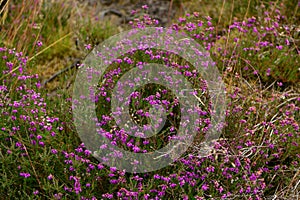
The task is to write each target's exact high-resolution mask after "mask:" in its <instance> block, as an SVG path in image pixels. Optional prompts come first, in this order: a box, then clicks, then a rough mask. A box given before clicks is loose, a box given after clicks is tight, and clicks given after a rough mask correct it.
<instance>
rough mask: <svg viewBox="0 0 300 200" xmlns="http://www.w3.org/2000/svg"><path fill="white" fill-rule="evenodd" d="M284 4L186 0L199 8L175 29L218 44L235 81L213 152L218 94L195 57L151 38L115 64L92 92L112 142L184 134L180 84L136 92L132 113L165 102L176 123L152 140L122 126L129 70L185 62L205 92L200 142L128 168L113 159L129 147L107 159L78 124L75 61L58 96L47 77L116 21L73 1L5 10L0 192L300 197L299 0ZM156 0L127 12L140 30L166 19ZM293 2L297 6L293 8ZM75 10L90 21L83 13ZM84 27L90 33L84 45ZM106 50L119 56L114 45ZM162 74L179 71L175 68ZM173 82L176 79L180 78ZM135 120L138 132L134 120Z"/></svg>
mask: <svg viewBox="0 0 300 200" xmlns="http://www.w3.org/2000/svg"><path fill="white" fill-rule="evenodd" d="M284 2H286V1H282V2H280V1H276V2H273V1H264V2H261V1H260V2H258V1H254V0H253V1H252V0H249V1H238V3H239V4H237V3H234V4H229V3H227V2H225V1H224V2H223V3H222V2H220V3H222V6H221V7H219V8H221V10H218V9H219V8H216V7H212V6H211V5H210V4H208V3H207V2H206V1H203V2H201V3H199V6H196V4H195V1H188V2H184V3H183V5H186V8H189V5H193V9H191V10H190V12H189V13H185V15H184V16H180V17H179V18H178V19H176V20H174V21H173V22H172V24H170V29H171V30H173V31H175V32H178V33H184V34H186V36H189V37H191V38H193V39H194V40H195V41H197V42H198V43H199V44H201V45H202V46H203V48H204V49H205V50H206V51H207V52H209V54H210V56H211V58H212V60H213V61H214V62H215V66H216V67H217V68H218V69H219V72H220V75H221V78H222V80H223V81H224V83H225V86H226V98H227V101H226V102H224V105H225V106H226V112H225V124H224V127H223V129H222V133H221V135H220V137H219V138H217V139H216V140H214V143H213V147H212V151H211V152H210V153H209V154H208V155H207V156H205V157H201V156H199V155H200V152H201V149H202V146H201V142H202V141H203V134H204V133H206V132H207V130H208V127H209V126H210V125H211V123H212V121H211V119H212V117H211V116H212V114H213V113H212V110H211V101H210V94H211V93H210V92H209V88H207V82H206V81H205V80H204V79H203V76H202V75H201V74H200V73H199V72H197V70H196V68H195V67H194V66H192V64H191V63H189V62H187V61H186V60H184V59H183V58H180V57H179V56H177V55H176V53H174V52H172V53H171V52H166V51H162V50H157V49H151V48H141V49H139V50H137V49H131V50H130V51H129V52H128V53H127V54H124V55H122V56H120V57H118V58H116V59H114V61H113V62H112V63H110V64H109V67H108V68H107V70H106V71H105V73H104V75H103V76H101V77H100V80H99V82H98V85H97V92H95V96H93V100H94V103H96V112H97V117H98V119H97V120H98V123H97V126H98V128H99V130H100V131H99V133H101V134H103V136H104V137H105V138H106V139H107V140H108V141H109V142H110V143H111V144H112V145H115V146H118V147H120V148H123V149H125V150H126V151H130V152H135V153H147V152H151V151H154V150H157V149H160V148H161V147H163V146H165V145H167V144H168V143H169V142H171V141H172V140H178V137H176V133H178V129H179V127H180V125H181V124H180V123H179V122H180V120H181V118H182V113H181V108H182V105H180V101H178V98H177V97H176V95H174V93H172V90H170V89H169V88H166V87H163V86H159V85H155V84H147V85H146V86H145V87H142V88H136V89H135V91H134V92H132V93H130V97H131V98H130V102H129V104H128V106H129V115H130V117H131V120H132V122H134V123H135V124H137V125H139V126H140V127H146V126H147V124H149V123H150V124H151V109H150V108H151V106H158V107H159V108H163V111H164V112H166V122H167V123H166V124H165V125H164V126H163V127H162V129H161V131H160V132H159V134H158V135H156V136H153V137H150V138H137V137H133V136H132V135H130V134H129V129H127V130H124V129H122V128H120V127H118V124H117V123H116V120H115V119H114V116H115V115H114V114H113V113H112V105H111V103H112V98H113V95H112V93H113V89H114V88H115V87H116V86H118V81H119V80H120V78H121V77H122V76H123V75H125V74H126V73H128V72H129V71H130V70H131V69H133V68H139V69H142V68H143V67H145V66H147V63H157V64H163V65H165V66H167V67H168V69H170V71H171V70H177V72H178V73H179V74H181V75H182V76H183V77H185V78H186V79H187V80H188V81H189V82H190V83H191V85H192V86H193V88H194V93H193V94H194V95H195V96H196V98H197V99H198V101H199V102H198V103H199V105H198V106H199V107H196V108H197V109H195V110H189V111H188V112H189V113H190V114H191V115H192V113H194V112H195V113H197V114H198V115H199V118H198V122H200V124H201V126H199V127H197V128H198V129H197V131H198V132H197V134H196V137H195V140H194V141H193V145H192V146H190V148H189V149H188V150H187V151H186V152H185V153H184V154H183V155H182V156H181V157H180V158H177V159H176V160H174V162H173V163H172V164H171V165H169V166H167V167H165V168H162V169H159V170H156V171H152V172H147V173H128V172H126V171H124V170H119V169H117V168H116V167H113V166H106V165H105V160H106V159H111V158H112V159H118V158H119V157H118V156H120V155H116V154H115V155H111V158H103V157H100V158H99V156H96V155H95V154H94V152H92V151H91V149H89V148H87V147H86V146H85V144H84V143H82V141H81V140H82V138H79V136H78V134H77V132H76V126H75V124H74V116H73V113H72V109H74V107H72V106H74V104H73V105H72V102H74V98H73V96H72V91H71V89H72V88H73V80H72V79H70V77H72V76H73V78H74V75H73V74H74V73H76V68H74V70H73V71H72V73H66V74H62V75H61V76H60V77H59V78H58V79H57V85H54V87H56V93H51V94H50V92H49V90H47V89H46V88H44V87H43V84H42V83H43V79H45V78H40V77H39V75H38V74H40V75H41V74H43V73H42V72H41V71H44V70H46V68H50V67H51V65H47V62H49V60H55V62H54V61H52V63H53V65H61V66H58V67H56V68H53V69H49V70H50V71H51V70H52V71H51V73H52V74H53V73H54V71H57V70H59V69H61V68H64V67H66V65H67V66H68V65H69V64H71V63H72V59H70V58H69V60H68V59H67V58H68V57H71V58H74V57H80V58H83V57H84V56H85V55H86V54H87V53H88V52H89V51H91V50H92V49H93V47H94V46H95V45H97V44H99V43H100V42H101V41H103V40H105V39H106V38H108V37H109V36H111V35H113V34H115V33H117V31H116V29H113V25H112V24H109V23H106V26H104V25H105V24H101V23H100V22H96V21H97V20H94V19H93V18H91V17H90V16H89V17H82V18H79V17H78V15H77V14H78V13H77V14H76V11H75V10H76V9H75V8H74V5H75V4H74V2H72V1H70V2H69V1H66V2H65V3H64V4H63V6H61V2H52V3H49V2H44V1H12V2H11V4H10V7H9V9H11V10H13V11H15V12H10V13H9V15H8V16H7V17H6V21H5V23H4V25H3V27H2V30H1V40H0V44H1V46H0V69H1V77H0V107H1V112H0V139H1V148H0V156H1V158H0V162H1V168H0V175H1V178H2V181H1V189H0V194H1V196H3V197H4V198H5V199H75V198H78V199H171V198H174V199H237V198H240V199H264V198H268V197H270V198H275V197H278V198H281V199H295V198H297V197H298V196H299V187H300V184H299V182H300V179H299V177H300V174H299V173H300V172H299V167H300V151H299V145H300V129H299V126H300V124H299V122H300V114H299V113H300V112H299V110H300V88H299V83H300V64H299V62H300V60H299V54H300V51H299V30H298V26H299V24H298V23H299V21H297V20H295V18H297V17H299V12H298V10H299V6H300V5H299V3H298V4H297V2H294V4H293V1H288V3H287V4H281V3H284ZM175 3H178V2H177V1H176V2H175ZM220 3H218V4H220ZM76 5H77V4H76ZM150 6H151V5H148V6H147V5H145V6H143V7H142V9H141V10H140V11H139V12H141V13H136V15H135V19H134V20H133V21H131V22H129V25H130V26H131V27H132V28H136V29H138V30H143V29H144V28H145V27H159V23H158V21H157V20H156V19H153V18H152V17H151V16H149V15H148V14H147V7H150ZM202 6H205V7H204V8H206V9H204V8H203V7H202ZM288 8H292V10H293V12H287V11H288ZM204 11H207V12H208V13H207V12H204ZM132 13H133V14H134V13H135V11H133V12H132ZM207 14H212V16H211V17H209V16H207ZM86 15H87V16H88V14H86ZM225 16H226V17H225ZM76 17H78V18H76ZM75 19H80V20H78V21H79V22H78V23H74V21H73V20H75ZM228 19H229V20H228ZM81 20H82V21H81ZM94 23H99V25H97V26H95V24H94ZM11 24H18V26H17V25H11ZM75 27H76V29H75ZM76 37H77V38H78V40H79V41H80V42H81V43H80V42H79V43H78V44H77V47H76V40H75V41H74V38H75V39H76ZM20 41H22V42H20ZM183 41H184V40H183ZM107 52H108V53H111V54H112V55H113V52H114V49H108V50H107ZM99 55H100V54H99ZM100 56H101V55H100ZM60 59H62V60H64V61H63V62H62V61H59V60H60ZM105 59H106V58H103V60H105ZM107 59H108V60H109V59H110V58H107ZM41 66H42V67H41ZM45 66H47V67H46V68H45ZM84 67H85V66H84V65H83V66H80V68H81V69H82V68H83V69H84ZM51 73H50V74H51ZM95 74H96V73H94V75H95ZM44 76H45V77H47V76H46V75H44ZM48 77H49V76H48ZM164 77H165V79H166V80H169V79H170V78H171V77H172V75H170V76H169V75H164ZM134 78H136V79H133V80H132V81H133V82H138V78H139V77H134ZM81 84H82V85H84V84H85V83H83V82H82V83H81ZM129 84H133V83H131V82H130V81H129ZM169 84H170V85H172V84H173V85H176V84H177V83H176V81H174V82H173V81H172V80H170V81H169ZM120 94H122V93H120ZM50 96H51V98H50ZM118 97H119V96H118ZM80 98H82V99H86V98H89V97H85V96H81V97H80ZM124 98H125V97H124ZM119 100H120V99H119ZM79 101H80V100H79ZM120 101H122V100H120ZM120 109H121V107H120ZM131 128H132V129H131V131H133V132H134V131H135V129H134V127H131ZM146 128H147V127H146ZM101 148H102V149H105V148H107V146H106V145H103V146H101ZM169 156H172V155H171V154H170V155H169ZM96 158H97V159H96ZM99 160H100V161H99ZM101 160H102V161H101ZM148 164H149V163H148ZM137 165H138V164H137ZM150 165H151V163H150ZM141 167H142V166H141Z"/></svg>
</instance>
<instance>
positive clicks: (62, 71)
mask: <svg viewBox="0 0 300 200" xmlns="http://www.w3.org/2000/svg"><path fill="white" fill-rule="evenodd" d="M79 65H80V59H78V58H77V59H76V60H75V62H74V63H73V64H72V65H70V66H69V67H66V68H63V69H62V70H60V71H58V72H56V73H55V74H53V75H52V76H51V77H50V78H49V79H47V80H45V81H44V82H43V83H42V87H44V86H45V85H46V84H47V83H48V82H50V81H52V80H53V79H55V78H56V77H57V76H59V75H60V74H62V73H64V72H66V71H68V70H71V69H72V68H74V67H76V68H78V67H79Z"/></svg>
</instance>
